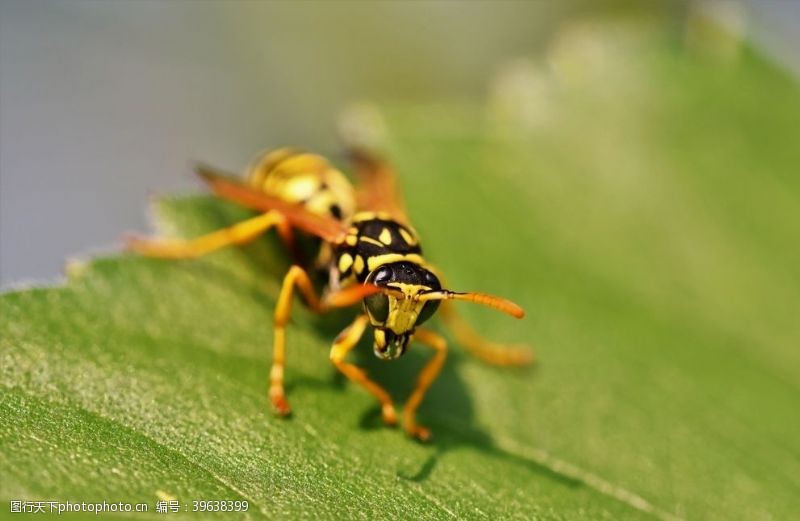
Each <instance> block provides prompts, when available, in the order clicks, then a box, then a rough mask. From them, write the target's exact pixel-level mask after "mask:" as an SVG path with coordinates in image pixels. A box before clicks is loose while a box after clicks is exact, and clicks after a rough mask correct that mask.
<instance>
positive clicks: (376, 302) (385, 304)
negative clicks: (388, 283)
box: [364, 293, 389, 323]
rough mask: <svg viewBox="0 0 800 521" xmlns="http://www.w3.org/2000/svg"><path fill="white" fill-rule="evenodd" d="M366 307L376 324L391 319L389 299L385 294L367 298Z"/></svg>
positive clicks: (365, 300)
mask: <svg viewBox="0 0 800 521" xmlns="http://www.w3.org/2000/svg"><path fill="white" fill-rule="evenodd" d="M364 307H365V308H366V310H367V313H369V315H370V316H371V317H372V318H373V319H374V320H375V321H376V322H380V323H383V322H386V319H387V318H389V297H387V296H386V295H384V294H383V293H376V294H374V295H370V296H369V297H367V298H365V299H364Z"/></svg>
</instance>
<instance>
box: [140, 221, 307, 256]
mask: <svg viewBox="0 0 800 521" xmlns="http://www.w3.org/2000/svg"><path fill="white" fill-rule="evenodd" d="M273 227H274V228H277V230H278V234H279V235H280V237H281V239H283V242H284V243H286V244H287V246H289V247H290V248H291V247H292V245H293V238H292V229H291V227H290V226H289V223H288V222H287V221H286V218H285V217H284V216H283V215H282V214H280V213H279V212H276V211H270V212H267V213H264V214H261V215H258V216H256V217H253V218H250V219H247V220H245V221H242V222H240V223H237V224H234V225H233V226H230V227H228V228H223V229H221V230H217V231H215V232H211V233H209V234H207V235H203V236H201V237H197V238H195V239H188V240H183V239H167V240H162V239H146V238H142V237H136V236H132V237H128V238H126V239H125V243H126V245H127V246H128V248H129V249H131V250H133V251H135V252H137V253H140V254H142V255H145V256H147V257H157V258H162V259H194V258H197V257H201V256H203V255H206V254H208V253H211V252H213V251H216V250H218V249H220V248H224V247H226V246H232V245H239V244H246V243H248V242H251V241H253V240H255V239H256V238H257V237H258V236H259V235H261V234H263V233H264V232H266V231H267V230H269V229H270V228H273Z"/></svg>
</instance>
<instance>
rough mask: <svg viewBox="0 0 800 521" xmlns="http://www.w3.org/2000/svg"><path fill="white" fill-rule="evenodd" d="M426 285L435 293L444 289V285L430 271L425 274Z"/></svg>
mask: <svg viewBox="0 0 800 521" xmlns="http://www.w3.org/2000/svg"><path fill="white" fill-rule="evenodd" d="M425 285H426V286H428V287H429V288H431V289H432V290H434V291H438V290H440V289H442V284H441V283H440V282H439V279H438V278H436V275H434V274H433V273H431V272H430V271H426V272H425Z"/></svg>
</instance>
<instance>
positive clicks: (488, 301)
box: [418, 289, 525, 318]
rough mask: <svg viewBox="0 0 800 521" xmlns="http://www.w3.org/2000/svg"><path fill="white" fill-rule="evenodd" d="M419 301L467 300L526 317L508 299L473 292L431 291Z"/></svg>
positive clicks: (515, 315)
mask: <svg viewBox="0 0 800 521" xmlns="http://www.w3.org/2000/svg"><path fill="white" fill-rule="evenodd" d="M418 300H421V301H426V300H465V301H467V302H474V303H476V304H481V305H483V306H487V307H490V308H494V309H496V310H498V311H502V312H503V313H506V314H508V315H511V316H512V317H514V318H522V317H524V316H525V310H524V309H522V308H521V307H519V306H518V305H517V304H515V303H513V302H511V301H510V300H508V299H504V298H502V297H498V296H495V295H489V294H486V293H474V292H471V291H468V292H463V293H462V292H458V291H450V290H446V289H443V290H440V291H429V292H426V293H423V294H421V295H419V297H418Z"/></svg>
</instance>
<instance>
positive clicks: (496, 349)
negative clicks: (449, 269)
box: [439, 302, 535, 366]
mask: <svg viewBox="0 0 800 521" xmlns="http://www.w3.org/2000/svg"><path fill="white" fill-rule="evenodd" d="M439 313H440V314H441V317H442V320H444V323H445V324H446V325H447V327H448V328H450V330H451V331H452V332H453V334H454V335H455V337H456V340H458V343H459V344H460V345H462V346H463V347H464V349H466V350H467V351H468V352H469V353H470V354H472V355H473V356H475V357H477V358H480V359H481V360H483V361H484V362H486V363H487V364H492V365H501V366H522V365H528V364H530V363H532V362H533V361H534V360H535V358H534V356H533V354H532V353H531V352H530V351H529V350H528V349H527V348H526V347H523V346H515V345H505V344H499V343H497V342H492V341H489V340H486V339H485V338H483V337H482V336H481V335H479V334H478V333H477V332H476V331H475V330H474V329H473V328H472V326H470V325H469V324H468V323H467V321H466V320H464V319H463V318H461V316H460V315H459V314H458V313H457V312H456V310H455V309H453V307H452V304H451V303H449V302H442V306H441V309H440V311H439Z"/></svg>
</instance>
